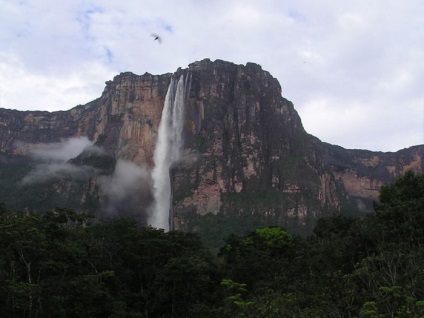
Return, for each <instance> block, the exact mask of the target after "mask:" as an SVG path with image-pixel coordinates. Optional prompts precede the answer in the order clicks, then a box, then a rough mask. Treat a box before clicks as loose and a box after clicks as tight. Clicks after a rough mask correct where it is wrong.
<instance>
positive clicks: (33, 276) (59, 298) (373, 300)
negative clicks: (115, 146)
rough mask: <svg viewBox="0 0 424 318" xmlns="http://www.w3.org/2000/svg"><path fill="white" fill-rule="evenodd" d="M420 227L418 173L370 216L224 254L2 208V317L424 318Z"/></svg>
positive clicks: (146, 233)
mask: <svg viewBox="0 0 424 318" xmlns="http://www.w3.org/2000/svg"><path fill="white" fill-rule="evenodd" d="M209 217H210V218H212V216H209ZM214 220H215V221H217V220H218V219H216V218H215V219H214ZM423 220H424V176H423V175H415V174H413V173H407V174H406V175H405V176H403V177H401V178H399V179H398V180H397V181H396V182H395V183H394V184H392V185H388V186H385V187H383V188H382V190H381V195H380V202H379V203H378V204H376V212H375V213H371V214H369V215H368V216H367V217H364V218H361V219H359V218H349V217H346V216H341V215H334V216H332V217H329V218H325V219H321V220H320V221H319V222H318V224H317V226H316V228H315V230H314V234H313V235H312V236H310V237H301V236H298V235H293V234H291V233H289V232H288V231H286V230H285V229H282V228H280V227H257V228H252V230H251V232H249V233H236V234H232V235H228V236H226V239H225V240H224V241H223V244H222V246H221V249H220V250H219V253H218V255H217V256H214V255H213V254H212V253H211V252H210V251H209V250H208V249H206V248H205V247H204V245H203V243H202V242H201V240H200V239H199V238H198V237H197V236H196V235H194V234H192V233H183V232H178V231H173V232H168V233H165V232H164V231H163V230H159V229H155V228H152V227H141V226H140V225H139V224H137V223H136V222H135V221H132V220H128V219H110V220H97V219H94V218H93V217H92V216H90V215H82V214H77V213H75V212H74V211H73V210H70V209H64V208H61V209H54V210H52V211H49V212H46V213H45V214H43V215H33V214H30V213H23V212H12V211H8V210H7V208H6V207H5V206H4V205H1V204H0V316H1V317H206V318H208V317H223V318H226V317H269V318H271V317H368V318H371V317H372V318H376V317H424V244H423V242H424V234H423V229H424V223H423ZM221 221H222V222H223V224H224V223H225V219H222V220H221ZM231 224H232V225H233V226H234V230H236V229H237V228H236V226H237V225H236V224H235V223H231ZM225 231H228V232H226V233H229V231H230V229H229V228H226V229H225Z"/></svg>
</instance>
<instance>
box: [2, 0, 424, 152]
mask: <svg viewBox="0 0 424 318" xmlns="http://www.w3.org/2000/svg"><path fill="white" fill-rule="evenodd" d="M0 7H1V8H2V10H0V106H1V107H5V108H17V109H42V110H44V109H46V110H57V109H69V108H71V107H73V106H75V105H77V104H84V103H86V102H89V101H91V100H93V99H94V98H97V97H99V96H100V94H101V91H102V90H103V87H104V82H105V81H107V80H110V79H112V78H113V76H114V75H116V74H118V73H120V72H122V71H132V72H134V73H136V74H143V73H145V72H149V73H152V74H163V73H167V72H173V71H175V70H176V69H177V68H178V67H186V66H187V64H189V63H191V62H194V61H196V60H200V59H203V58H211V59H212V60H214V59H223V60H228V61H231V62H234V63H237V64H245V63H246V62H255V63H258V64H260V65H262V67H263V69H265V70H267V71H269V72H270V73H271V74H272V75H273V76H274V77H276V78H277V79H278V80H279V81H280V84H281V86H282V88H283V96H284V97H286V98H288V99H290V100H292V101H293V102H294V104H295V107H296V109H297V110H298V111H299V113H300V115H301V117H302V119H303V122H304V124H305V128H306V130H307V131H308V132H310V133H313V134H315V135H316V136H317V137H319V138H321V139H322V140H324V141H328V142H331V143H335V142H336V141H337V142H338V141H339V140H340V138H339V139H333V138H332V137H331V134H329V132H328V129H327V128H326V127H328V125H329V124H331V121H332V118H336V117H339V116H340V114H341V113H344V112H347V113H348V112H349V110H343V111H342V110H341V108H343V109H344V108H349V107H354V108H353V109H352V110H350V112H351V113H356V112H358V113H360V114H361V116H362V117H363V119H362V121H361V122H367V123H368V126H369V127H373V129H374V134H373V135H372V136H370V135H369V134H367V132H366V131H365V129H360V130H358V129H357V128H356V127H357V125H358V123H357V122H354V121H349V119H348V118H346V119H345V120H343V123H344V125H343V127H341V128H344V129H345V130H351V131H355V134H353V133H352V134H351V136H345V138H343V140H341V143H340V145H341V146H344V147H349V148H356V147H363V148H368V149H374V150H397V149H399V148H403V147H407V146H410V145H413V144H419V143H424V140H423V138H424V137H422V136H420V135H421V131H422V126H423V125H424V120H423V119H422V116H418V117H416V118H409V120H405V118H406V117H407V116H408V115H407V114H408V113H409V115H411V116H412V115H413V116H417V111H415V110H414V109H413V110H411V111H407V112H405V115H401V116H399V114H397V116H390V115H385V113H386V112H388V113H392V112H394V110H396V109H399V107H400V105H403V106H402V107H405V105H415V104H416V102H415V101H416V100H419V99H420V98H421V97H422V94H423V93H422V83H423V81H424V67H423V63H422V60H423V54H424V53H423V52H424V41H423V39H424V27H423V26H422V16H421V12H423V10H424V3H423V2H422V1H420V0H411V1H403V2H401V1H396V0H393V1H390V0H389V1H386V0H376V1H373V2H370V1H365V0H359V1H354V2H334V1H329V0H318V1H313V2H311V1H306V0H299V1H296V2H293V1H288V0H287V1H278V0H269V1H251V0H250V1H249V0H243V1H242V0H234V1H230V2H228V1H222V0H219V1H191V0H183V1H178V2H170V1H163V0H157V1H144V2H142V3H141V2H138V1H126V2H115V1H109V0H108V1H100V0H93V1H90V2H75V1H71V0H64V1H61V2H60V3H59V2H54V1H47V0H43V1H37V3H30V2H26V1H21V2H12V1H8V0H0ZM151 33H158V34H160V35H161V37H162V38H163V43H162V45H158V43H157V42H155V41H153V39H152V38H151V36H150V34H151ZM23 92H25V93H23ZM323 100H325V101H326V103H327V106H326V114H327V116H328V117H324V116H321V114H319V113H316V109H315V108H314V107H312V106H311V105H314V103H315V104H317V103H320V102H322V101H323ZM358 105H361V106H360V107H359V106H358ZM355 107H356V108H355ZM398 113H399V110H398ZM314 114H315V115H316V116H315V117H320V118H321V120H322V121H323V123H322V124H318V123H317V122H316V121H311V120H309V119H308V116H311V117H314V116H313V115H314ZM380 117H384V118H385V119H386V122H385V123H384V125H383V124H382V123H381V121H380ZM364 118H366V119H364ZM418 118H420V120H421V121H419V120H418ZM376 127H378V129H377V128H376ZM391 127H397V134H398V135H399V137H392V142H391V143H389V142H388V141H387V136H389V135H392V130H393V129H392V128H391ZM336 135H337V134H336ZM338 135H339V136H340V135H342V133H341V132H339V133H338ZM401 136H403V138H402V137H401ZM327 138H330V139H327ZM383 144H384V146H383ZM375 145H377V148H372V147H375ZM379 145H380V146H379Z"/></svg>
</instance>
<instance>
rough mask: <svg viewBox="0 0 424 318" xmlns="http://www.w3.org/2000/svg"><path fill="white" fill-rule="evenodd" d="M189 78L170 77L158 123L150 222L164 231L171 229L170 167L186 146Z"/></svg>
mask: <svg viewBox="0 0 424 318" xmlns="http://www.w3.org/2000/svg"><path fill="white" fill-rule="evenodd" d="M186 86H187V81H184V76H183V75H181V77H180V79H179V81H178V83H175V81H174V79H173V78H172V79H171V83H170V84H169V87H168V91H167V93H166V97H165V103H164V106H163V110H162V117H161V120H160V124H159V131H158V139H157V142H156V148H155V152H154V154H153V160H154V163H155V167H154V168H153V171H152V180H153V196H154V202H153V205H152V209H151V211H152V212H151V215H150V220H149V224H150V225H152V226H153V227H157V228H162V229H164V230H165V231H168V230H169V229H170V228H171V229H172V224H171V223H172V216H171V215H170V208H171V199H172V198H171V180H170V175H169V171H170V168H171V166H172V165H173V164H174V163H175V162H177V161H178V160H180V158H181V149H182V146H183V138H182V132H183V124H184V105H185V99H186V88H187V87H186Z"/></svg>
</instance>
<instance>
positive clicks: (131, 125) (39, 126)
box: [0, 59, 424, 233]
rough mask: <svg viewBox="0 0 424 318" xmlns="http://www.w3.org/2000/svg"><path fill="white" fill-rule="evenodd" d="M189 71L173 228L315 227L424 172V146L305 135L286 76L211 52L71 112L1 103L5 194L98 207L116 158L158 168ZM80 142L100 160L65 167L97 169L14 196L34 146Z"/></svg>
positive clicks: (0, 196) (20, 204) (116, 83)
mask: <svg viewBox="0 0 424 318" xmlns="http://www.w3.org/2000/svg"><path fill="white" fill-rule="evenodd" d="M181 74H184V75H189V76H191V85H190V90H189V91H188V92H187V94H188V95H187V96H188V98H187V105H186V114H185V116H186V117H185V118H186V120H185V127H184V132H183V134H184V140H185V145H184V150H183V151H184V155H183V159H182V160H181V161H180V162H178V163H177V164H176V165H174V166H173V168H172V169H171V171H170V177H171V184H172V204H171V206H172V214H171V215H172V217H173V224H174V228H175V229H180V230H185V231H200V230H202V224H203V226H204V224H205V223H204V222H206V221H205V220H211V219H213V218H214V217H215V219H216V220H218V219H219V220H220V222H223V223H224V224H225V222H230V223H231V222H232V221H234V220H236V221H235V222H238V223H240V222H241V223H243V222H247V220H254V221H252V222H251V223H252V224H253V223H254V224H255V225H264V224H273V225H281V226H284V227H286V228H288V229H291V230H293V231H296V232H299V233H310V232H311V230H312V229H313V227H314V225H315V222H316V220H317V219H318V218H319V217H322V216H326V215H331V214H333V213H359V212H358V211H365V212H366V211H370V210H372V201H373V200H378V191H379V189H380V188H381V186H382V185H384V184H386V183H388V182H391V181H393V180H394V178H396V177H397V176H399V175H401V174H403V173H405V172H406V171H407V170H409V169H412V170H414V171H416V172H419V173H421V172H422V171H423V169H424V164H423V161H422V157H423V154H424V146H422V145H421V146H416V147H411V148H409V149H403V150H400V151H398V152H395V153H382V152H373V151H366V150H351V149H344V148H342V147H339V146H335V145H330V144H327V143H324V142H321V141H320V140H318V139H317V138H315V137H314V136H311V135H309V134H308V133H306V132H305V130H304V128H303V126H302V122H301V119H300V117H299V116H298V114H297V112H296V110H295V109H294V106H293V104H292V103H291V102H290V101H288V100H287V99H285V98H284V97H282V92H281V86H280V84H279V83H278V81H277V80H276V79H275V78H273V77H272V75H271V74H269V73H268V72H266V71H264V70H262V68H261V67H260V66H259V65H257V64H254V63H247V64H246V65H236V64H233V63H230V62H225V61H221V60H216V61H210V60H208V59H205V60H202V61H199V62H195V63H192V64H190V65H189V66H188V68H186V69H181V68H180V69H178V70H177V71H176V72H175V73H174V74H164V75H151V74H148V73H146V74H144V75H141V76H139V75H135V74H132V73H129V72H127V73H121V74H120V75H118V76H116V77H115V78H114V79H113V80H112V81H109V82H107V83H106V87H105V90H104V92H103V94H102V96H101V97H100V98H98V99H96V100H94V101H92V102H90V103H88V104H86V105H79V106H77V107H75V108H72V109H71V110H68V111H60V112H52V113H49V112H21V111H17V110H8V109H0V163H1V166H0V174H1V175H0V177H2V181H0V201H4V202H5V203H6V204H9V205H12V206H13V207H16V208H19V209H29V210H31V209H35V208H37V204H38V207H39V204H40V202H43V206H45V207H46V208H48V207H49V206H50V207H51V204H50V203H48V202H49V197H51V194H52V193H54V194H55V197H56V196H57V197H62V199H63V200H62V201H61V200H58V201H55V202H54V203H63V202H66V204H68V205H69V206H71V207H73V208H76V209H78V210H87V209H94V210H96V212H97V213H100V212H101V211H102V209H103V210H104V209H105V205H107V202H108V201H110V198H108V197H107V195H108V193H110V191H105V189H104V187H106V186H107V185H105V183H104V182H102V180H104V178H105V176H111V175H113V174H114V172H115V166H116V163H117V162H118V161H120V160H121V161H126V162H130V163H132V164H134V165H136V166H138V167H143V169H146V170H147V171H148V170H149V169H151V168H152V167H153V165H154V163H153V152H154V148H155V143H156V140H157V136H158V127H159V122H160V118H161V113H162V108H163V104H164V99H165V95H166V91H167V88H168V85H169V83H170V80H171V77H172V76H175V77H179V76H180V75H181ZM76 137H86V138H88V139H89V140H90V141H91V142H92V143H93V144H94V145H93V147H94V146H95V147H98V148H99V149H101V151H102V154H101V156H100V157H99V155H98V153H97V154H92V153H91V152H90V155H87V154H85V155H82V156H79V157H77V158H74V159H72V160H70V161H69V162H68V164H70V165H79V166H87V165H88V166H90V165H91V168H92V169H90V170H89V171H90V173H88V174H87V175H86V177H84V178H72V176H71V177H69V176H68V178H65V179H64V178H57V179H55V180H51V182H50V183H48V184H46V183H44V184H42V185H38V186H37V188H38V191H39V193H40V194H39V195H37V196H38V197H39V198H40V197H42V198H43V199H39V200H34V202H30V201H29V200H18V199H16V196H19V195H21V194H19V193H21V192H19V191H23V190H22V184H21V180H20V179H21V178H23V177H24V176H25V174H27V173H28V172H29V171H31V169H33V168H34V166H35V165H36V163H34V160H33V158H32V156H31V154H32V153H33V151H34V150H35V149H37V147H39V145H42V144H49V143H54V142H56V143H57V142H60V141H62V140H64V139H67V138H76ZM90 156H91V157H90ZM92 157H95V158H97V159H93V158H92ZM81 158H83V159H84V160H83V159H81ZM10 171H15V173H14V174H12V173H9V172H10ZM87 171H88V170H87ZM12 175H13V176H12ZM111 180H113V179H111ZM140 182H142V183H145V184H143V185H138V187H139V188H140V189H142V190H140V191H143V193H142V194H140V193H138V194H137V193H132V194H131V195H132V196H133V198H130V197H125V196H124V197H123V198H125V199H122V200H121V201H120V202H121V203H120V204H121V205H122V206H125V204H127V203H128V207H129V209H131V210H132V211H133V214H137V213H138V207H139V209H140V210H143V212H142V213H141V214H140V215H142V218H145V217H146V213H148V212H147V209H146V206H148V205H149V204H150V201H151V199H152V198H151V195H150V194H149V193H146V191H147V192H148V190H146V189H148V183H149V182H150V181H149V179H148V178H141V179H140ZM27 187H29V186H28V185H27ZM43 187H45V188H44V189H45V190H43ZM102 187H103V188H102ZM16 189H18V190H16ZM19 189H21V190H19ZM28 189H29V188H27V190H28ZM31 189H32V188H31ZM31 191H32V190H31ZM43 191H44V192H43ZM37 193H38V192H37ZM41 193H45V194H44V196H43V195H41ZM137 195H138V198H137V199H134V196H137ZM13 198H15V199H13ZM64 198H65V199H66V200H65V199H64ZM70 198H72V199H70ZM52 204H53V203H52ZM99 211H100V212H99ZM249 222H250V221H249ZM216 226H221V225H216Z"/></svg>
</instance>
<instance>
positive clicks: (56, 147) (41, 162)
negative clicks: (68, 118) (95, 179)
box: [22, 137, 92, 184]
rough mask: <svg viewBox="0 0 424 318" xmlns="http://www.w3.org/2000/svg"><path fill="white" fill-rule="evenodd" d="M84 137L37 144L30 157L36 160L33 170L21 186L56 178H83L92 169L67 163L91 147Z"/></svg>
mask: <svg viewBox="0 0 424 318" xmlns="http://www.w3.org/2000/svg"><path fill="white" fill-rule="evenodd" d="M91 144H92V142H90V141H89V140H88V139H87V138H86V137H81V138H69V139H66V140H63V141H62V142H57V143H49V144H38V145H35V146H34V148H33V149H32V150H31V152H30V155H31V156H32V157H33V158H34V159H36V160H37V164H36V165H35V167H34V169H33V170H31V171H30V172H29V173H28V174H27V175H26V176H25V177H24V178H23V180H22V183H23V184H29V183H40V182H45V181H48V180H52V179H56V178H74V179H75V178H76V179H78V178H84V177H86V176H87V175H89V174H90V172H92V168H90V167H85V166H76V165H73V164H70V163H68V162H67V161H68V160H70V159H72V158H75V157H77V156H78V155H79V154H80V153H81V152H82V151H83V150H84V149H86V148H87V147H88V146H91Z"/></svg>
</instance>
